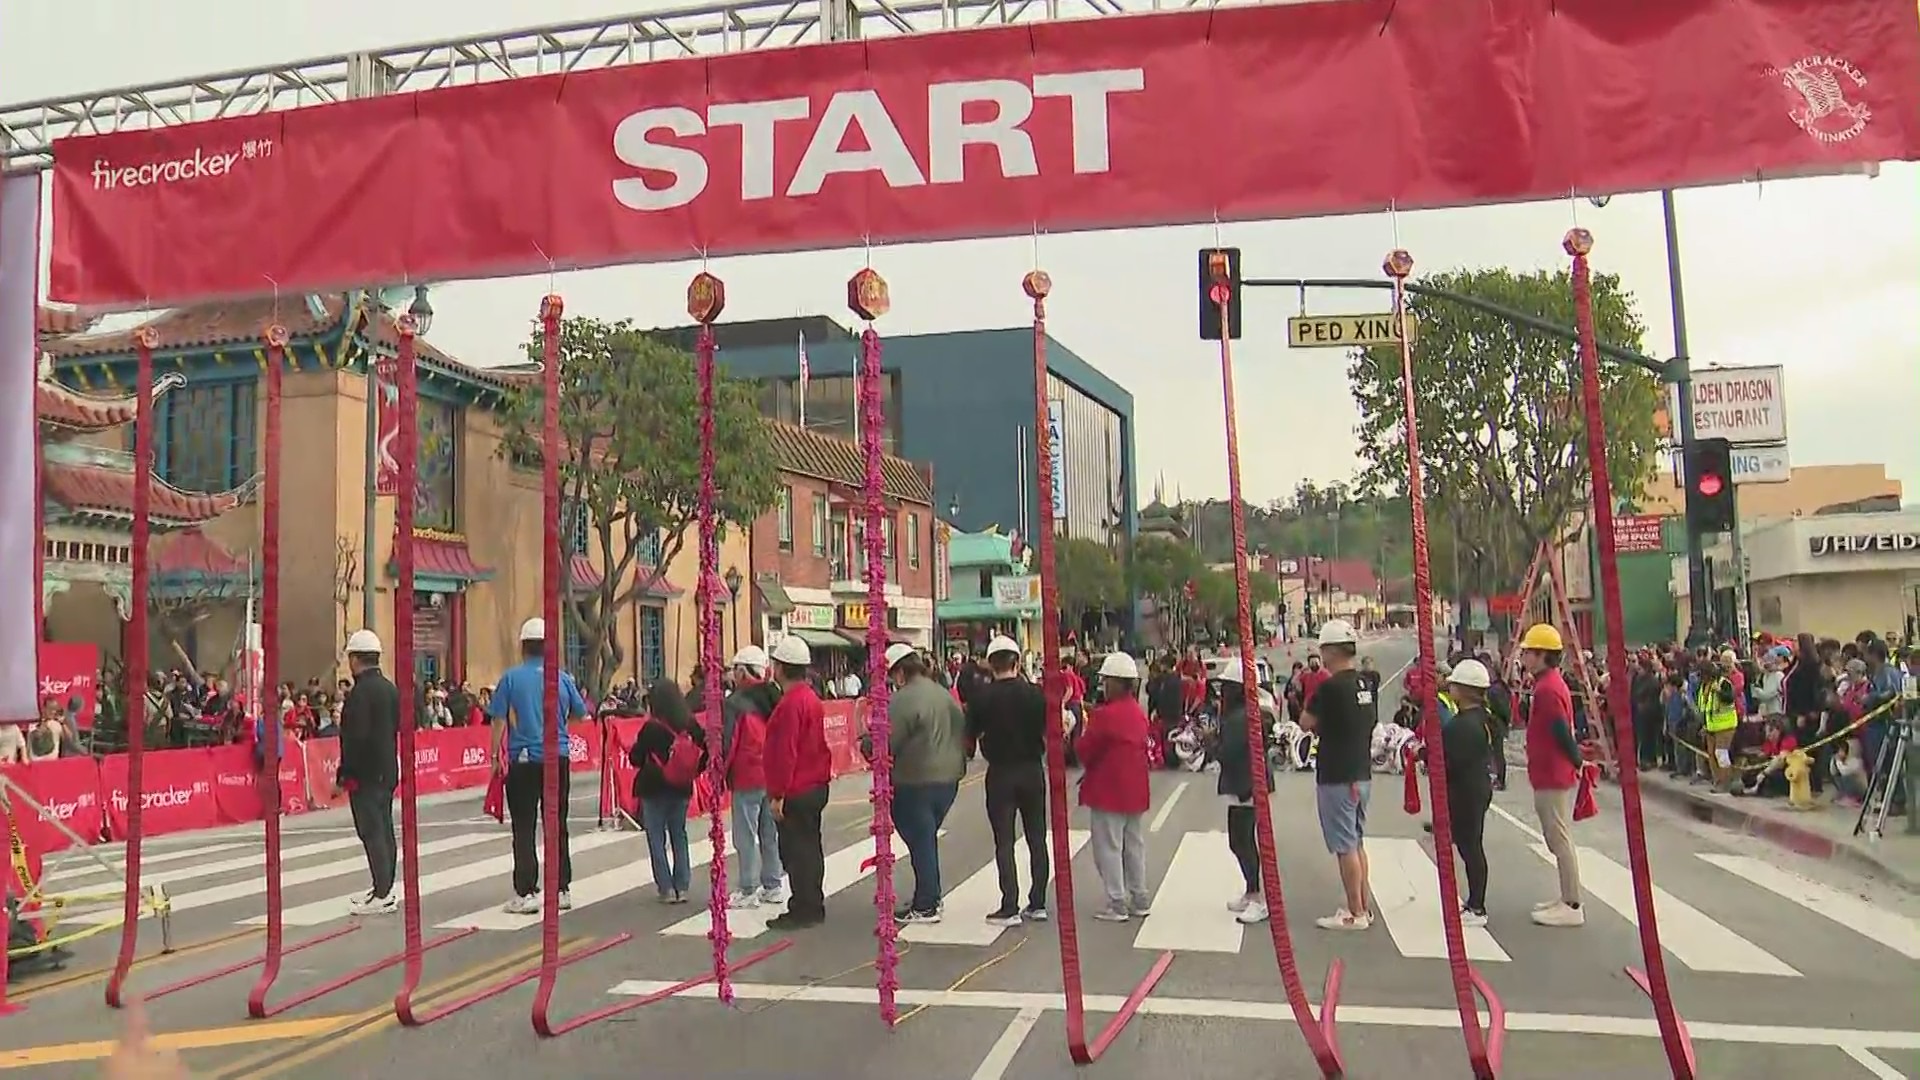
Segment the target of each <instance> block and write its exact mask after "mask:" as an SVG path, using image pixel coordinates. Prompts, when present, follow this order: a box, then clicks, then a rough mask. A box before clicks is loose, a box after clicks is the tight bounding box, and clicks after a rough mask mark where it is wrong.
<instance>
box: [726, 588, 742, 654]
mask: <svg viewBox="0 0 1920 1080" xmlns="http://www.w3.org/2000/svg"><path fill="white" fill-rule="evenodd" d="M725 580H726V583H727V598H728V621H729V622H731V623H732V624H733V646H732V651H733V652H738V651H739V650H740V586H741V584H742V583H743V581H744V579H743V578H742V577H741V576H740V568H739V567H737V566H729V567H727V574H726V578H725ZM729 655H731V653H729Z"/></svg>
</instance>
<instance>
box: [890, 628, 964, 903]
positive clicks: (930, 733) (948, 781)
mask: <svg viewBox="0 0 1920 1080" xmlns="http://www.w3.org/2000/svg"><path fill="white" fill-rule="evenodd" d="M886 664H887V677H888V679H889V680H890V681H891V682H892V683H893V694H892V695H891V696H890V697H889V698H888V699H887V723H888V726H889V732H888V736H887V747H888V750H889V751H890V752H891V754H892V756H893V823H894V827H895V828H897V829H898V830H899V831H900V839H901V840H902V841H904V842H905V843H906V845H907V857H908V858H909V859H910V860H911V861H912V863H913V896H912V898H911V899H910V900H909V901H908V902H907V904H906V905H905V906H904V907H902V908H901V909H900V910H899V911H896V912H894V918H895V919H897V920H898V921H900V922H902V923H935V922H939V921H940V898H941V896H942V895H943V893H942V891H941V882H940V827H941V826H942V825H945V824H946V822H947V813H948V811H950V810H952V809H953V800H954V799H955V798H957V797H958V796H959V794H960V778H961V777H962V776H965V775H966V772H967V753H966V750H965V749H963V745H962V744H963V743H964V742H965V740H966V734H967V718H966V714H965V713H963V712H961V710H960V703H959V702H957V701H955V700H953V695H952V694H949V693H947V691H946V690H945V689H944V688H942V687H941V686H940V684H939V683H937V682H935V681H934V680H933V679H932V678H930V677H928V671H927V663H926V659H925V658H924V657H922V656H921V655H920V654H919V653H918V652H915V651H914V648H913V646H911V645H904V644H898V643H896V644H893V645H889V646H887V652H886Z"/></svg>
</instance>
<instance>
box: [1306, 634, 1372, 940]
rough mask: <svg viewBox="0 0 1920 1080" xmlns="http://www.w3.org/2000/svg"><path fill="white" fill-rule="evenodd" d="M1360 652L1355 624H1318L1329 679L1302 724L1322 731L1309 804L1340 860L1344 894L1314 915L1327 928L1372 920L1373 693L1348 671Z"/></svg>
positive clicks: (1345, 927)
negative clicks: (1369, 818)
mask: <svg viewBox="0 0 1920 1080" xmlns="http://www.w3.org/2000/svg"><path fill="white" fill-rule="evenodd" d="M1358 651H1359V646H1358V644H1357V635H1356V634H1355V633H1354V632H1353V624H1351V623H1349V622H1347V621H1346V620H1345V619H1328V620H1327V621H1326V622H1324V623H1322V624H1320V658H1321V661H1322V662H1323V663H1324V664H1325V665H1326V671H1327V673H1328V674H1327V677H1326V679H1325V680H1323V681H1322V682H1321V683H1320V687H1319V689H1317V690H1315V691H1314V692H1313V694H1312V696H1310V697H1309V698H1308V699H1307V703H1306V709H1305V711H1304V712H1302V713H1301V716H1300V726H1301V727H1304V728H1306V729H1307V730H1309V731H1312V732H1314V733H1315V734H1317V735H1319V736H1320V753H1319V756H1318V758H1317V759H1316V760H1315V761H1314V766H1313V771H1314V777H1313V778H1314V802H1315V804H1316V806H1317V807H1318V809H1319V815H1320V835H1321V837H1322V838H1323V839H1324V840H1325V841H1326V844H1327V851H1329V852H1331V853H1332V855H1333V857H1334V859H1335V861H1336V862H1338V863H1339V865H1340V885H1341V891H1342V892H1343V893H1344V894H1345V895H1344V897H1343V902H1342V903H1341V905H1340V907H1339V908H1338V909H1336V910H1335V911H1334V913H1333V914H1332V915H1328V916H1326V917H1324V918H1321V919H1318V920H1316V921H1317V922H1318V924H1319V925H1320V927H1321V928H1322V929H1326V930H1366V929H1368V928H1369V927H1371V926H1372V925H1373V912H1372V910H1371V909H1370V908H1369V907H1368V905H1367V849H1366V846H1365V844H1364V843H1363V841H1364V840H1365V839H1366V834H1367V800H1368V797H1369V796H1370V795H1371V794H1372V788H1373V707H1374V701H1373V694H1372V692H1371V691H1368V690H1367V689H1365V687H1364V686H1363V685H1362V684H1361V682H1360V674H1359V672H1357V671H1356V670H1354V657H1355V654H1356V653H1357V652H1358Z"/></svg>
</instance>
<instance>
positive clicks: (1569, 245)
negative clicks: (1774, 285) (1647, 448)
mask: <svg viewBox="0 0 1920 1080" xmlns="http://www.w3.org/2000/svg"><path fill="white" fill-rule="evenodd" d="M1561 246H1562V247H1563V248H1564V249H1565V250H1566V252H1567V254H1569V255H1571V256H1573V319H1574V326H1575V328H1576V329H1577V330H1578V331H1579V335H1580V399H1581V404H1582V406H1583V407H1584V410H1585V413H1586V419H1587V463H1588V467H1589V468H1591V469H1592V470H1593V474H1592V476H1593V479H1592V488H1593V532H1594V538H1595V540H1596V542H1597V545H1598V547H1599V554H1600V594H1601V604H1602V605H1603V609H1604V611H1605V613H1606V618H1607V626H1608V628H1609V633H1608V634H1607V670H1609V671H1614V672H1624V671H1626V670H1627V646H1626V638H1625V637H1624V636H1623V635H1622V634H1621V633H1620V627H1622V626H1624V625H1625V624H1626V623H1625V615H1624V613H1623V612H1622V605H1621V602H1620V562H1619V557H1618V549H1617V547H1616V544H1615V539H1614V531H1613V483H1612V480H1611V478H1610V477H1609V475H1608V469H1607V429H1606V417H1605V414H1604V413H1603V411H1602V410H1601V407H1600V346H1599V342H1598V337H1597V335H1596V334H1595V332H1594V327H1593V279H1592V271H1591V269H1590V268H1589V267H1588V265H1587V255H1588V253H1589V252H1591V251H1592V250H1593V234H1592V233H1590V232H1588V231H1587V230H1585V229H1572V230H1569V231H1568V233H1567V235H1566V238H1565V240H1563V241H1562V243H1561ZM1628 690H1629V687H1628V685H1627V680H1625V679H1622V678H1618V677H1616V678H1613V679H1610V680H1608V683H1607V695H1606V696H1607V717H1608V719H1609V720H1610V721H1611V723H1612V724H1613V732H1614V747H1615V749H1614V756H1615V757H1616V758H1617V759H1618V761H1619V763H1620V805H1621V811H1622V815H1623V816H1624V817H1625V819H1626V826H1627V861H1628V864H1629V867H1630V869H1631V870H1632V871H1633V906H1634V912H1635V915H1636V916H1637V918H1638V920H1639V924H1640V954H1641V957H1642V959H1643V961H1644V962H1645V964H1646V977H1647V986H1646V990H1647V996H1648V997H1650V998H1652V999H1653V1013H1654V1017H1655V1018H1656V1019H1657V1020H1658V1021H1659V1024H1660V1042H1661V1045H1662V1046H1663V1047H1664V1048H1665V1049H1666V1052H1667V1064H1668V1065H1669V1066H1671V1067H1672V1069H1673V1075H1674V1078H1675V1080H1693V1076H1694V1061H1693V1048H1692V1046H1691V1045H1690V1042H1689V1040H1688V1038H1687V1036H1686V1033H1685V1031H1684V1029H1683V1028H1682V1027H1681V1023H1680V1016H1679V1013H1678V1011H1677V1010H1675V1008H1674V1005H1673V993H1672V991H1671V990H1670V989H1669V987H1668V985H1667V961H1666V955H1665V954H1664V953H1663V952H1662V951H1661V948H1660V925H1659V922H1658V917H1657V916H1656V914H1655V912H1654V906H1653V869H1652V866H1651V863H1650V862H1649V860H1648V857H1647V830H1646V820H1645V818H1644V816H1643V814H1642V811H1641V806H1640V772H1639V769H1638V768H1637V764H1638V761H1639V757H1638V751H1637V750H1636V749H1635V747H1634V744H1633V723H1632V720H1631V712H1630V709H1629V707H1628V702H1627V694H1628Z"/></svg>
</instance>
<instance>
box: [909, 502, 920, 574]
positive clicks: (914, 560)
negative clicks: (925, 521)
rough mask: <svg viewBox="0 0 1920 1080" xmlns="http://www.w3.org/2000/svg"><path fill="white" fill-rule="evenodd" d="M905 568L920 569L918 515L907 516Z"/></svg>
mask: <svg viewBox="0 0 1920 1080" xmlns="http://www.w3.org/2000/svg"><path fill="white" fill-rule="evenodd" d="M907 566H908V568H909V569H913V570H918V569H920V515H919V514H908V515H907Z"/></svg>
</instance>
